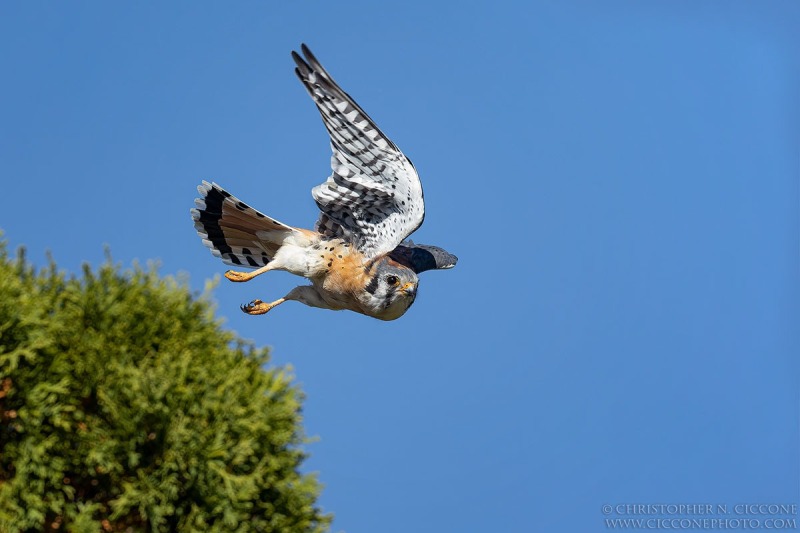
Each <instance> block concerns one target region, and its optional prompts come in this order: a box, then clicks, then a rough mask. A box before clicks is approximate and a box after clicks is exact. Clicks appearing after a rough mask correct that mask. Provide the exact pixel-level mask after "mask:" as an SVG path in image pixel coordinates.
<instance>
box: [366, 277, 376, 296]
mask: <svg viewBox="0 0 800 533" xmlns="http://www.w3.org/2000/svg"><path fill="white" fill-rule="evenodd" d="M379 281H380V276H378V275H377V274H376V275H375V276H372V279H371V280H369V283H368V284H367V286H366V287H364V290H365V291H367V292H368V293H370V294H375V291H377V290H378V282H379Z"/></svg>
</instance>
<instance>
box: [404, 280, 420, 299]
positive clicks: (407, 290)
mask: <svg viewBox="0 0 800 533" xmlns="http://www.w3.org/2000/svg"><path fill="white" fill-rule="evenodd" d="M400 291H401V292H402V293H403V294H405V295H406V296H411V297H414V296H415V295H416V294H417V286H416V285H414V283H413V282H411V281H409V282H408V283H406V284H405V285H403V286H402V287H400Z"/></svg>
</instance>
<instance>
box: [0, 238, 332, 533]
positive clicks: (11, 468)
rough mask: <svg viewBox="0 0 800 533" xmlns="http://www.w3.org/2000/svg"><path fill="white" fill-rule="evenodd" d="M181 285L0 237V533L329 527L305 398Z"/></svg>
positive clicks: (202, 300)
mask: <svg viewBox="0 0 800 533" xmlns="http://www.w3.org/2000/svg"><path fill="white" fill-rule="evenodd" d="M267 360H268V354H267V351H266V350H265V349H257V348H255V347H254V346H253V345H252V344H250V343H247V342H244V341H242V340H240V339H238V338H236V337H235V335H234V334H232V333H231V332H229V331H226V330H224V329H222V328H221V326H220V323H219V321H218V320H216V319H215V318H214V314H213V307H212V305H211V304H210V303H209V301H208V299H207V298H206V297H205V296H201V297H196V296H193V295H192V294H191V292H190V291H189V290H188V289H187V287H186V284H185V283H180V282H178V281H176V280H174V279H172V278H160V277H159V276H158V275H157V273H156V272H155V271H154V270H153V269H150V270H144V269H142V268H139V267H136V268H134V269H132V270H130V271H126V272H123V271H121V270H120V268H119V267H117V266H115V265H114V264H113V263H111V261H110V260H109V261H107V262H106V263H105V264H104V265H102V266H101V267H99V269H97V270H96V271H93V270H92V269H91V268H89V267H88V266H86V267H84V270H83V274H82V276H81V277H74V276H67V275H65V274H63V273H61V272H59V271H58V270H57V268H56V266H55V265H54V264H53V263H52V261H51V264H50V265H49V267H48V268H45V269H43V270H41V271H37V270H35V269H34V268H33V267H32V266H30V264H28V262H27V261H26V260H25V258H24V254H23V253H22V252H20V254H19V255H18V256H17V257H16V258H11V257H9V255H8V253H7V252H6V248H5V245H4V243H2V242H0V531H4V532H6V531H8V532H12V531H25V530H36V531H41V530H51V529H60V530H62V531H76V532H83V531H86V532H89V531H91V532H96V531H103V530H105V531H263V532H273V531H274V532H300V531H302V532H307V531H314V532H317V531H325V530H327V529H328V526H329V523H330V517H329V516H327V515H323V514H322V513H321V512H320V510H319V509H318V508H317V507H316V505H315V502H316V498H317V496H318V494H319V491H320V486H319V484H318V483H317V481H316V479H315V478H314V477H312V476H310V475H302V474H300V473H299V472H298V467H299V465H300V463H301V462H302V461H303V459H304V458H305V455H304V453H303V451H302V449H301V448H300V446H301V445H302V443H303V442H304V437H303V435H302V433H301V428H300V423H301V415H300V409H301V401H302V393H301V392H300V391H299V389H298V388H297V386H295V385H293V383H292V381H291V376H289V375H288V374H287V371H286V370H285V369H269V370H265V369H264V368H263V366H264V365H265V363H266V362H267Z"/></svg>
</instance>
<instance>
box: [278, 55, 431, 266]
mask: <svg viewBox="0 0 800 533" xmlns="http://www.w3.org/2000/svg"><path fill="white" fill-rule="evenodd" d="M301 50H302V52H303V56H304V57H301V56H300V55H299V54H298V53H297V52H292V57H293V58H294V61H295V63H297V68H296V69H295V73H296V74H297V76H298V77H299V78H300V81H302V82H303V85H304V86H305V88H306V90H308V93H309V94H310V95H311V98H313V99H314V103H316V104H317V108H318V109H319V112H320V114H321V115H322V121H323V122H324V123H325V127H326V128H327V129H328V133H329V134H330V138H331V148H332V149H333V156H332V157H331V167H332V169H333V173H332V174H331V176H330V177H329V178H328V179H327V180H326V181H325V183H323V184H321V185H318V186H316V187H314V189H313V190H312V191H311V194H312V196H313V197H314V200H315V201H316V202H317V205H318V206H319V209H320V211H322V213H321V214H320V217H319V220H317V226H316V229H317V231H319V232H320V233H322V234H323V235H326V236H329V237H341V238H344V239H347V240H349V241H351V242H353V244H354V245H355V246H356V248H357V249H359V250H360V251H361V252H362V253H363V254H364V255H365V257H366V258H368V259H369V258H372V257H376V256H378V255H381V254H384V253H388V252H390V251H392V250H394V248H395V247H396V246H397V245H398V244H400V243H401V242H402V241H403V239H405V238H406V237H408V236H409V235H411V233H413V232H414V230H416V229H417V228H418V227H419V226H420V224H422V219H423V218H424V216H425V204H424V201H423V197H422V185H421V184H420V181H419V176H418V175H417V171H416V170H415V169H414V166H413V165H412V164H411V161H409V160H408V158H407V157H406V156H404V155H403V153H402V152H401V151H400V150H399V149H398V148H397V146H395V144H394V143H393V142H392V141H390V140H389V138H388V137H386V135H384V134H383V132H381V130H380V129H378V126H376V125H375V123H374V122H373V121H372V119H370V118H369V116H368V115H367V114H366V113H365V112H364V110H363V109H361V107H360V106H359V105H358V104H357V103H356V102H355V101H354V100H353V99H352V98H351V97H350V96H349V95H348V94H347V93H346V92H344V91H343V90H342V89H341V87H339V85H337V83H336V82H335V81H334V80H333V78H331V76H330V75H329V74H328V73H327V72H326V71H325V69H324V68H323V67H322V65H320V63H319V61H317V59H316V58H315V57H314V55H313V54H312V53H311V51H310V50H309V49H308V47H307V46H306V45H302V46H301Z"/></svg>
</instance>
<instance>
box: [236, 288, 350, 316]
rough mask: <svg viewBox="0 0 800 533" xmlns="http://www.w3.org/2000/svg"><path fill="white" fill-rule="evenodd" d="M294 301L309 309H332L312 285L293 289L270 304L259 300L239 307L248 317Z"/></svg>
mask: <svg viewBox="0 0 800 533" xmlns="http://www.w3.org/2000/svg"><path fill="white" fill-rule="evenodd" d="M289 300H294V301H296V302H300V303H304V304H306V305H309V306H311V307H321V308H323V309H334V308H333V307H331V306H330V305H328V304H327V302H325V300H324V299H323V298H322V297H321V296H320V294H319V293H318V292H317V289H315V288H314V286H312V285H303V286H300V287H295V288H294V289H292V290H290V291H289V294H287V295H286V296H284V297H283V298H279V299H277V300H275V301H274V302H271V303H264V302H262V301H261V300H253V301H252V302H250V303H249V304H247V305H243V306H241V308H242V311H244V312H245V313H247V314H248V315H263V314H264V313H268V312H269V311H270V310H271V309H272V308H274V307H277V306H279V305H280V304H282V303H283V302H288V301H289ZM337 309H341V308H337Z"/></svg>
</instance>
